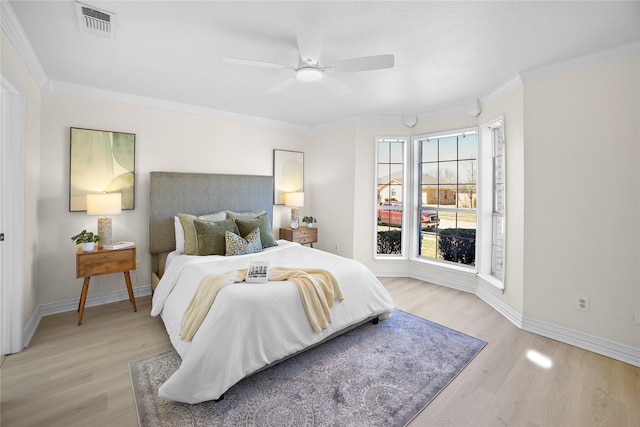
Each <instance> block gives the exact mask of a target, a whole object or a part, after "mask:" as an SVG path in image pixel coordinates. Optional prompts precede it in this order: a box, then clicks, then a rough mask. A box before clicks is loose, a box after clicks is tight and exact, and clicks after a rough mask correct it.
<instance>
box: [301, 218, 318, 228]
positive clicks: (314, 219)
mask: <svg viewBox="0 0 640 427" xmlns="http://www.w3.org/2000/svg"><path fill="white" fill-rule="evenodd" d="M302 222H304V223H306V224H307V228H311V227H313V223H314V222H318V218H314V217H312V216H305V217H304V218H302Z"/></svg>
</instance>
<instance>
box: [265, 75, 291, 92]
mask: <svg viewBox="0 0 640 427" xmlns="http://www.w3.org/2000/svg"><path fill="white" fill-rule="evenodd" d="M296 81H297V79H296V78H295V77H292V78H290V79H287V80H285V81H283V82H282V83H278V84H277V85H275V86H274V87H272V88H271V89H269V90H268V91H267V93H276V92H280V91H281V90H284V89H286V88H288V87H289V86H293V84H294V83H295V82H296Z"/></svg>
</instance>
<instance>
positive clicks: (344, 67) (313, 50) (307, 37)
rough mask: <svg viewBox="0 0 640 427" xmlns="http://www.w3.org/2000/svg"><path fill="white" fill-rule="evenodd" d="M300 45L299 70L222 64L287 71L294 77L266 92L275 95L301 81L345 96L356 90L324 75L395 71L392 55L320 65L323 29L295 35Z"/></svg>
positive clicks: (241, 61)
mask: <svg viewBox="0 0 640 427" xmlns="http://www.w3.org/2000/svg"><path fill="white" fill-rule="evenodd" d="M296 37H297V41H298V53H299V55H298V64H297V65H296V66H291V65H285V64H277V63H273V62H265V61H258V60H254V59H241V58H227V57H225V58H222V61H223V62H227V63H230V64H239V65H249V66H253V67H263V68H277V69H287V70H291V71H293V72H294V73H295V75H294V76H293V77H291V78H289V79H287V80H285V81H283V82H281V83H278V84H277V85H275V86H274V87H272V88H270V89H269V90H267V93H276V92H279V91H281V90H283V89H286V88H288V87H289V86H292V85H293V84H294V83H296V82H298V81H303V82H318V83H320V84H321V85H323V86H325V87H327V88H328V89H329V90H331V91H332V92H334V93H335V94H336V95H339V96H345V95H348V94H349V93H351V92H353V90H352V89H351V88H350V87H349V86H347V85H345V84H344V83H342V82H340V81H338V80H336V79H333V78H331V77H329V76H328V75H326V74H325V72H327V71H338V72H353V71H371V70H382V69H385V68H393V65H394V62H395V60H394V57H393V55H391V54H386V55H373V56H361V57H358V58H351V59H345V60H342V61H337V62H333V63H331V64H327V65H321V64H320V55H321V53H322V27H319V26H317V25H307V26H304V27H303V26H301V27H299V28H298V31H297V32H296Z"/></svg>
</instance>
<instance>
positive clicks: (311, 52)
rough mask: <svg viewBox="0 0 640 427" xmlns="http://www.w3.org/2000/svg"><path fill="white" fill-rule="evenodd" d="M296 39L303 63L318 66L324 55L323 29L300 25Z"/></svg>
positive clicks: (311, 25)
mask: <svg viewBox="0 0 640 427" xmlns="http://www.w3.org/2000/svg"><path fill="white" fill-rule="evenodd" d="M296 37H297V39H298V52H299V53H300V58H301V59H302V61H303V62H304V63H307V64H308V63H311V64H314V65H317V64H318V60H319V59H320V54H321V53H322V27H319V26H317V25H313V24H307V25H298V30H297V31H296Z"/></svg>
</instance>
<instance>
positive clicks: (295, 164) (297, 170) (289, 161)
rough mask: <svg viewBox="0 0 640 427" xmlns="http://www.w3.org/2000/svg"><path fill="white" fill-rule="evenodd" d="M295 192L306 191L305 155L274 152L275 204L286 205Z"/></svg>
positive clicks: (295, 152)
mask: <svg viewBox="0 0 640 427" xmlns="http://www.w3.org/2000/svg"><path fill="white" fill-rule="evenodd" d="M293 191H304V153H301V152H299V151H287V150H273V204H274V205H284V195H285V193H290V192H293Z"/></svg>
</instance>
